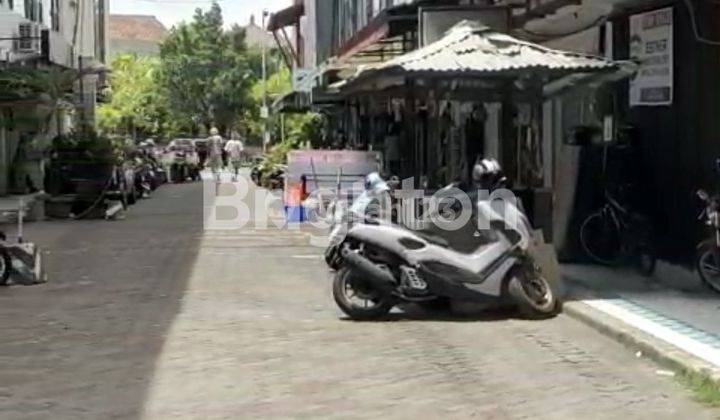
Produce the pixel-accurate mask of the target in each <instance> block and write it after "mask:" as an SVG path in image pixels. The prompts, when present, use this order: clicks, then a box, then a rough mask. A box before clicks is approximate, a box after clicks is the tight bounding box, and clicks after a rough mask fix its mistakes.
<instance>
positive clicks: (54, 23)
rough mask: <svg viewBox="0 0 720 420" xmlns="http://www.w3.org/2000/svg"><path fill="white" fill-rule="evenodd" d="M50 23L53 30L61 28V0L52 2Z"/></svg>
mask: <svg viewBox="0 0 720 420" xmlns="http://www.w3.org/2000/svg"><path fill="white" fill-rule="evenodd" d="M50 20H51V22H50V25H51V27H52V30H53V31H59V30H60V0H52V2H51V3H50Z"/></svg>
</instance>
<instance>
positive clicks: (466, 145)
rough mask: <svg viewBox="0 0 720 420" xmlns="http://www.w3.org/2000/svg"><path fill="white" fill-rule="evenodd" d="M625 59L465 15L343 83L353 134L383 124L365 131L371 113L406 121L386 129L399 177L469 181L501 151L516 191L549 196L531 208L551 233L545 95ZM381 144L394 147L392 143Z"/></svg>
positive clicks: (611, 69) (590, 79)
mask: <svg viewBox="0 0 720 420" xmlns="http://www.w3.org/2000/svg"><path fill="white" fill-rule="evenodd" d="M625 66H629V67H632V69H633V70H634V68H635V66H634V65H633V64H632V63H618V62H612V61H608V60H604V59H601V58H597V57H590V56H586V55H583V54H577V53H568V52H564V51H559V50H550V49H547V48H545V47H540V46H537V45H534V44H530V43H527V42H525V41H520V40H517V39H515V38H512V37H510V36H508V35H505V34H502V33H499V32H495V31H492V30H490V29H488V28H487V27H481V26H478V25H476V24H473V23H468V22H465V23H462V24H459V25H458V26H456V27H455V28H453V29H452V30H451V31H450V32H448V34H447V35H446V37H445V38H443V39H442V40H440V41H438V42H436V43H433V44H430V45H428V46H427V47H424V48H421V49H419V50H416V51H414V52H412V53H409V54H406V55H404V56H401V57H398V58H396V59H393V60H390V61H388V62H386V63H384V64H382V65H379V66H375V67H371V68H368V69H365V70H363V71H360V72H359V73H358V74H357V75H356V76H355V77H354V78H352V79H350V80H349V81H348V82H347V83H346V84H345V86H344V87H343V92H344V94H345V95H346V96H347V97H348V98H353V101H354V102H355V105H354V112H353V115H354V117H353V120H354V123H355V125H354V126H355V127H356V130H355V132H356V133H357V134H355V135H357V136H362V135H363V133H373V132H377V131H373V130H368V128H367V127H369V126H371V125H372V124H367V123H366V121H368V120H369V121H377V120H380V119H381V118H382V119H385V120H388V121H390V122H391V124H390V125H388V124H383V125H382V126H386V127H387V126H393V127H399V129H394V130H393V131H392V132H391V133H390V134H389V137H390V138H393V137H395V134H396V133H397V144H398V145H399V147H398V149H399V151H400V153H399V155H400V156H399V158H400V159H401V161H400V162H399V163H400V164H399V167H400V169H401V171H400V174H399V175H400V176H404V177H408V176H414V177H415V182H416V186H418V187H421V188H425V189H427V190H433V189H436V188H439V187H441V186H444V185H446V184H447V183H449V182H451V181H456V180H462V181H468V178H469V173H470V170H471V168H472V166H473V164H474V163H475V161H476V160H477V159H478V158H481V157H494V158H496V159H498V160H499V161H500V162H501V163H502V165H503V166H504V168H505V170H506V173H507V175H508V176H509V178H510V180H511V181H512V184H513V186H514V187H515V189H516V191H519V192H522V193H523V194H526V195H527V198H528V201H529V202H533V203H540V202H543V203H544V204H543V206H544V207H546V208H545V209H543V210H542V211H540V210H538V212H537V214H531V216H539V217H536V218H535V219H536V225H538V227H543V228H547V230H548V234H549V235H552V222H551V219H552V218H551V216H550V213H551V208H552V191H551V186H552V180H553V159H554V150H553V139H552V136H551V135H549V134H548V133H546V128H547V127H546V126H545V125H544V118H545V113H544V112H543V111H544V108H545V106H546V103H547V101H548V100H549V99H550V98H551V97H553V96H554V95H556V94H558V93H560V92H566V91H567V90H570V89H571V88H572V87H573V86H584V85H587V84H589V83H594V84H596V85H598V84H600V83H601V79H602V77H610V76H612V75H615V74H617V73H622V71H623V69H624V67H625ZM624 74H626V75H627V74H631V71H626V72H625V73H624ZM372 103H375V104H381V106H379V107H378V106H375V107H374V108H373V107H372V106H369V104H372ZM373 110H374V111H373ZM383 114H384V115H385V116H382V115H383ZM388 115H389V117H388ZM372 116H374V118H372ZM368 140H371V139H362V138H361V139H359V142H358V144H364V142H365V141H368ZM372 144H379V142H378V141H374V142H372ZM383 145H384V148H385V149H386V150H387V152H389V153H387V152H386V153H387V154H389V155H390V156H394V155H396V153H393V152H392V151H391V149H390V147H389V146H390V145H389V144H388V142H383ZM388 160H389V163H390V164H392V163H393V162H392V160H393V159H388ZM540 196H544V197H545V198H542V197H540ZM538 205H539V204H538ZM531 213H533V211H532V210H531ZM538 219H541V220H538Z"/></svg>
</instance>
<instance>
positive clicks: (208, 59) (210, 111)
mask: <svg viewBox="0 0 720 420" xmlns="http://www.w3.org/2000/svg"><path fill="white" fill-rule="evenodd" d="M160 63H161V72H160V77H159V79H158V80H159V83H160V85H161V86H162V87H163V88H164V89H165V91H166V92H167V99H168V107H169V110H170V112H171V113H172V114H173V115H176V116H178V117H179V118H184V119H186V120H187V121H192V123H193V125H194V126H195V128H196V129H198V128H200V127H205V128H209V127H210V126H211V125H212V124H217V125H218V127H219V128H220V129H221V130H223V131H227V130H229V129H231V128H233V126H234V125H235V123H236V122H237V120H238V118H239V117H240V115H242V113H243V110H244V109H246V108H248V107H249V106H251V105H252V101H251V99H250V97H249V91H250V87H251V86H252V84H253V83H254V81H255V76H254V74H253V72H252V71H251V68H250V62H249V60H248V55H247V47H246V44H245V31H244V30H243V29H242V28H240V27H238V26H234V27H233V28H232V29H230V30H225V29H224V28H223V18H222V9H221V8H220V6H219V5H218V4H217V2H214V3H213V4H212V6H211V7H210V10H208V11H207V12H206V11H203V10H202V9H197V10H196V11H195V16H194V17H193V20H192V22H190V23H181V24H179V25H178V26H176V27H175V28H173V29H172V30H171V32H170V35H169V36H168V37H167V38H166V40H165V41H164V42H163V43H162V44H161V46H160Z"/></svg>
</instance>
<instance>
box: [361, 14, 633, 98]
mask: <svg viewBox="0 0 720 420" xmlns="http://www.w3.org/2000/svg"><path fill="white" fill-rule="evenodd" d="M628 67H632V69H631V70H632V71H634V68H635V67H636V66H635V64H634V63H631V62H618V61H611V60H607V59H605V58H602V57H596V56H590V55H586V54H580V53H574V52H568V51H561V50H554V49H550V48H547V47H544V46H542V45H538V44H534V43H531V42H527V41H523V40H520V39H517V38H514V37H512V36H510V35H507V34H503V33H499V32H496V31H493V30H491V29H489V28H487V27H485V26H481V25H479V24H477V23H473V22H461V23H459V24H458V25H456V26H455V27H453V28H452V29H451V30H450V31H448V33H447V34H446V35H445V37H443V38H442V39H440V40H439V41H437V42H435V43H432V44H430V45H427V46H426V47H423V48H420V49H418V50H415V51H413V52H410V53H408V54H405V55H402V56H399V57H396V58H394V59H391V60H389V61H387V62H385V63H382V64H378V65H374V66H370V67H367V68H364V69H361V70H360V71H359V72H358V73H357V74H356V75H355V76H354V77H353V78H352V79H350V80H349V83H348V85H357V84H359V83H362V82H365V81H368V80H370V79H373V78H376V77H385V78H387V77H393V76H406V77H415V78H426V79H430V78H445V79H447V78H448V77H451V78H452V77H454V78H463V79H464V78H482V79H486V80H500V79H503V80H505V81H507V79H523V78H525V79H530V78H537V79H539V80H542V81H543V82H544V83H549V82H552V81H555V80H558V79H560V78H563V77H565V76H568V75H571V74H578V73H580V74H596V73H603V72H608V73H612V72H617V71H618V70H620V69H621V68H622V69H625V71H626V73H628V74H630V73H632V71H627V69H628Z"/></svg>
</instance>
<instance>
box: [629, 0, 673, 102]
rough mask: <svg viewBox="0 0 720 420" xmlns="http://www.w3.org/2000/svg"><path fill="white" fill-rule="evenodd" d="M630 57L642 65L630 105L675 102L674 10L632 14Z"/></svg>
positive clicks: (636, 77)
mask: <svg viewBox="0 0 720 420" xmlns="http://www.w3.org/2000/svg"><path fill="white" fill-rule="evenodd" d="M630 59H632V60H634V61H637V62H638V63H639V65H640V67H639V69H638V73H637V74H636V75H635V78H634V79H633V80H632V81H631V82H630V106H660V105H671V104H672V102H673V9H672V8H667V9H660V10H655V11H652V12H648V13H641V14H638V15H633V16H631V17H630Z"/></svg>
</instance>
